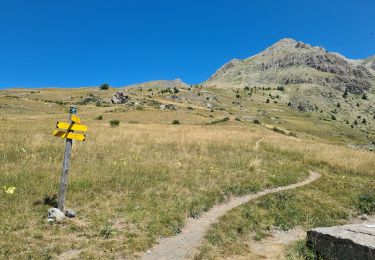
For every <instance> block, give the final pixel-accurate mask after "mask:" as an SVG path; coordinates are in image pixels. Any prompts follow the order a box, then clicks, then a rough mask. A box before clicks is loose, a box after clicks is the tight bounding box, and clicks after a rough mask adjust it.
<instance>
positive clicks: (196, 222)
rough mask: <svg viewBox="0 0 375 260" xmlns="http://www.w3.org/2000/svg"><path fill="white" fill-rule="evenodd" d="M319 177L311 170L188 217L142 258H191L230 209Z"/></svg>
mask: <svg viewBox="0 0 375 260" xmlns="http://www.w3.org/2000/svg"><path fill="white" fill-rule="evenodd" d="M262 139H263V138H262ZM262 139H260V140H259V141H257V143H256V144H255V146H256V147H255V148H256V149H257V148H258V144H259V142H260V141H261V140H262ZM319 177H320V174H319V173H316V172H312V171H310V176H309V177H308V178H307V179H305V180H304V181H301V182H298V183H295V184H291V185H288V186H283V187H278V188H274V189H266V190H264V191H261V192H258V193H254V194H249V195H245V196H241V197H235V198H232V199H230V200H229V201H228V202H226V203H223V204H218V205H215V206H214V207H213V208H211V209H210V210H209V211H207V212H205V213H203V214H202V216H201V217H200V218H199V219H193V218H187V219H186V221H185V223H186V224H185V227H184V228H183V229H182V231H181V233H179V234H178V235H176V236H173V237H168V238H162V239H160V240H159V243H158V244H157V245H155V246H154V247H153V248H151V249H150V250H148V251H147V252H145V253H144V254H143V256H142V259H145V260H147V259H158V260H161V259H186V258H190V257H192V256H193V255H194V253H196V250H197V248H198V246H199V245H200V244H201V243H202V241H203V238H204V235H205V234H206V232H207V230H208V229H209V227H210V226H211V225H212V224H213V223H215V222H216V221H217V220H218V218H219V217H221V216H223V215H224V214H225V213H227V212H228V211H229V210H231V209H233V208H236V207H238V206H240V205H241V204H244V203H247V202H249V201H251V200H255V199H258V198H260V197H262V196H265V195H267V194H271V193H276V192H280V191H285V190H289V189H295V188H298V187H301V186H304V185H307V184H309V183H311V182H313V181H315V180H317V179H318V178H319Z"/></svg>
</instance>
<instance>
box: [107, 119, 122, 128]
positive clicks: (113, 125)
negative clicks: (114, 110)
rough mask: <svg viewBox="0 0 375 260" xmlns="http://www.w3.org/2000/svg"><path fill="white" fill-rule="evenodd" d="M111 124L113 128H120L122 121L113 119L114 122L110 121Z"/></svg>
mask: <svg viewBox="0 0 375 260" xmlns="http://www.w3.org/2000/svg"><path fill="white" fill-rule="evenodd" d="M109 124H110V125H111V126H112V127H115V126H119V125H120V121H119V120H117V119H113V120H111V121H109Z"/></svg>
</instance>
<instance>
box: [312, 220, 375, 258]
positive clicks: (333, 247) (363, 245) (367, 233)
mask: <svg viewBox="0 0 375 260" xmlns="http://www.w3.org/2000/svg"><path fill="white" fill-rule="evenodd" d="M307 242H308V245H309V246H310V247H312V248H313V249H314V250H315V252H316V253H317V255H319V256H321V257H322V258H323V259H340V260H341V259H351V260H355V259H361V260H364V259H375V223H374V224H354V225H345V226H335V227H322V228H314V229H312V230H309V231H307Z"/></svg>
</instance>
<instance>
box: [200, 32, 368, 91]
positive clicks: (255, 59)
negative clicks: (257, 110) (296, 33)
mask: <svg viewBox="0 0 375 260" xmlns="http://www.w3.org/2000/svg"><path fill="white" fill-rule="evenodd" d="M371 62H373V60H370V61H369V62H368V64H369V65H368V66H364V65H362V64H356V62H351V61H350V60H348V59H346V58H345V57H343V56H342V55H339V54H336V53H330V52H327V51H326V50H325V49H323V48H321V47H313V46H311V45H308V44H304V43H302V42H297V41H295V40H293V39H282V40H280V41H278V42H277V43H275V44H274V45H272V46H271V47H269V48H267V49H266V50H265V51H263V52H261V53H259V54H257V55H255V56H252V57H250V58H247V59H244V60H237V59H234V60H232V61H230V62H228V63H227V64H225V65H224V66H223V67H221V68H220V69H219V70H218V71H217V72H216V73H215V74H214V75H213V76H212V77H211V78H209V79H208V80H207V81H206V82H205V85H216V86H217V87H228V86H238V85H240V86H249V87H251V86H254V85H269V84H274V85H279V84H281V85H293V84H314V85H319V86H323V87H330V88H334V89H337V90H340V91H342V92H344V91H345V90H347V91H348V92H350V93H353V94H361V93H363V92H365V91H368V90H369V89H370V88H372V87H373V86H374V85H375V84H374V82H375V72H374V71H373V70H371V69H370V68H371V67H372V66H373V65H374V64H373V63H371ZM366 64H367V63H366Z"/></svg>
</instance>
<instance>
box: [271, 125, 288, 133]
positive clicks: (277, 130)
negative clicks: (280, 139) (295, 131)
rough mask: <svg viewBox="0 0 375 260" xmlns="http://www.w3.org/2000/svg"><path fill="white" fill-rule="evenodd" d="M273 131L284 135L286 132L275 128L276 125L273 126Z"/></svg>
mask: <svg viewBox="0 0 375 260" xmlns="http://www.w3.org/2000/svg"><path fill="white" fill-rule="evenodd" d="M273 131H275V132H276V133H279V134H283V135H285V134H286V132H285V131H284V130H282V129H280V128H277V127H276V126H275V127H274V128H273Z"/></svg>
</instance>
